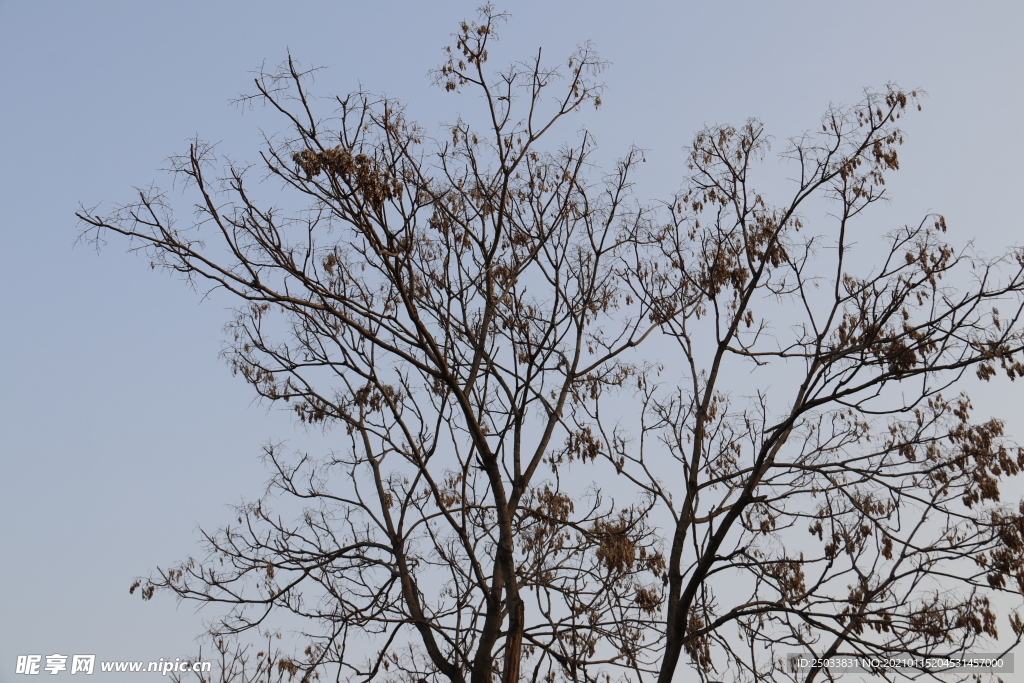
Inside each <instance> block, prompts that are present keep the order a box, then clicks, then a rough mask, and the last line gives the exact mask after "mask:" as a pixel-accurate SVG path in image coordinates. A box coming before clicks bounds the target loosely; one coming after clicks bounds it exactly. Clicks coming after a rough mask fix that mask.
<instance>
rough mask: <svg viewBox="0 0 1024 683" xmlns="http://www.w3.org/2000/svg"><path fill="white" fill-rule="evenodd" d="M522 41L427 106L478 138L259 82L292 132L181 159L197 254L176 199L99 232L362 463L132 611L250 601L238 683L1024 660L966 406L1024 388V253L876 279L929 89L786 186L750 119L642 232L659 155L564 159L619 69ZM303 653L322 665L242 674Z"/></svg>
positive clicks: (660, 675)
mask: <svg viewBox="0 0 1024 683" xmlns="http://www.w3.org/2000/svg"><path fill="white" fill-rule="evenodd" d="M504 18H505V17H504V16H503V15H501V14H499V13H497V12H495V11H494V10H493V9H491V8H485V9H484V10H482V12H481V16H480V19H479V21H478V22H476V23H463V24H461V26H460V27H459V30H458V32H457V33H456V34H455V41H454V43H455V44H454V45H453V46H452V47H450V48H449V49H448V58H447V61H446V62H445V63H444V64H443V65H442V66H441V67H440V68H438V69H437V70H436V71H435V72H434V78H435V80H436V82H437V84H438V85H439V86H440V87H441V88H443V89H444V90H447V91H451V92H453V93H455V94H458V95H461V96H463V97H465V96H467V95H468V96H469V97H468V99H467V100H466V101H468V102H470V103H471V104H472V106H473V107H476V109H477V115H476V118H470V119H466V120H464V119H461V118H460V119H458V120H456V121H454V122H451V123H448V124H445V125H444V127H443V128H442V133H441V134H439V135H435V134H431V133H429V132H428V130H427V129H425V128H424V127H422V126H421V125H419V124H416V123H414V122H412V121H411V120H410V119H409V118H408V116H407V114H406V110H405V109H404V108H403V107H402V106H401V105H400V104H399V103H397V102H395V101H393V100H389V99H384V98H377V97H374V96H371V95H369V94H366V93H362V92H358V93H354V94H352V95H349V96H347V97H338V98H333V99H328V100H323V99H319V98H316V97H314V96H313V95H311V94H310V92H309V89H308V81H309V78H308V77H309V72H308V71H303V70H302V69H301V68H300V67H298V66H297V64H296V63H295V62H294V61H293V60H291V59H289V60H288V61H287V62H286V63H285V64H284V65H282V67H281V68H280V70H277V71H268V72H264V73H261V74H260V75H259V77H258V78H257V79H256V88H257V90H256V93H255V94H254V95H253V101H257V102H260V103H262V104H265V105H267V106H269V107H271V108H272V109H274V110H276V111H277V112H279V113H280V115H281V117H282V118H283V120H284V121H285V122H286V124H287V126H288V130H287V132H286V133H284V134H282V135H280V136H276V137H268V138H267V139H266V145H265V149H264V152H263V153H262V157H261V161H260V162H259V163H258V164H256V165H255V166H239V165H234V164H231V163H228V162H225V161H224V160H222V159H220V158H218V157H217V155H216V154H215V151H214V149H213V148H212V147H211V146H210V145H207V144H204V143H203V142H201V141H198V140H197V141H195V142H194V143H193V144H192V145H191V146H190V149H189V151H188V153H187V154H185V155H183V156H180V157H174V158H173V173H174V175H175V178H176V181H184V183H185V186H186V188H187V192H189V193H190V194H191V195H192V196H194V197H195V201H196V203H195V217H194V219H192V220H189V221H187V222H186V224H185V225H184V227H182V226H181V225H179V224H177V223H175V222H174V220H173V217H172V206H171V204H172V202H171V200H170V199H169V198H168V197H167V195H165V194H163V193H161V192H159V191H156V190H151V189H150V190H143V191H140V192H139V193H138V196H137V199H136V200H135V201H133V202H131V203H128V204H124V205H121V206H119V207H117V208H116V209H114V210H113V211H112V212H109V213H100V212H98V211H96V210H83V211H82V212H81V213H80V214H79V217H80V218H81V220H82V221H83V223H84V235H85V238H86V239H90V240H104V239H106V238H107V237H108V236H113V235H117V236H121V237H124V238H128V240H130V242H129V244H130V245H131V248H133V249H138V250H140V251H142V252H144V253H145V254H146V255H147V257H148V258H149V259H150V261H151V263H152V264H153V265H154V267H156V268H160V269H165V270H169V271H171V272H175V273H179V274H181V275H182V276H184V277H185V278H186V279H188V280H189V281H190V282H192V283H193V284H195V285H196V286H197V287H199V288H201V289H202V288H205V289H219V290H223V291H225V292H226V293H228V294H229V295H230V296H231V297H233V298H234V299H235V300H236V301H237V308H236V310H235V315H234V317H233V318H232V320H231V322H230V323H229V326H228V340H229V344H230V352H229V354H228V360H229V363H230V365H231V368H232V370H234V371H235V372H236V373H238V374H239V375H241V376H242V377H243V378H244V379H245V380H246V381H247V382H249V383H250V384H251V385H252V387H253V388H254V389H255V390H256V392H257V393H258V394H259V395H260V396H261V397H263V398H264V399H266V400H268V401H270V402H275V403H277V402H280V403H283V404H286V405H287V406H288V408H289V409H290V410H293V411H294V413H295V416H296V418H297V419H298V420H299V421H301V422H303V423H306V424H308V425H311V426H317V427H323V428H324V429H327V430H329V433H330V434H331V435H332V439H333V440H334V441H335V443H336V448H335V450H333V451H332V452H330V453H327V454H323V455H321V456H311V455H308V454H296V453H290V452H288V451H286V450H284V449H282V448H280V447H278V446H268V447H267V449H266V461H267V463H268V464H269V466H270V468H271V472H272V480H271V484H270V487H269V489H268V494H267V495H265V496H263V497H261V498H259V499H258V500H256V501H254V502H253V503H251V504H249V505H245V506H242V507H241V508H240V509H239V511H238V518H237V524H231V525H228V526H225V527H223V528H222V529H219V530H216V531H213V532H209V533H205V534H204V542H205V546H206V550H207V554H206V556H205V557H202V558H200V559H192V558H190V559H187V560H186V561H185V562H183V563H182V564H181V565H179V566H176V567H173V568H170V569H162V570H158V571H157V572H156V573H155V574H154V575H152V576H151V577H150V578H148V579H145V580H140V581H137V582H136V584H135V585H134V586H133V587H132V589H133V591H134V590H135V589H136V588H141V591H142V595H143V597H144V598H147V599H148V598H150V597H152V596H153V595H154V593H155V592H156V591H161V592H167V593H170V594H173V595H177V596H178V597H180V598H183V599H186V600H194V601H199V602H210V603H217V604H220V605H222V606H223V608H224V613H223V617H222V618H221V619H219V620H218V621H217V622H216V623H214V624H213V626H212V629H211V631H212V633H213V634H214V635H215V637H216V638H217V639H218V640H217V641H216V642H217V643H218V645H217V646H216V647H217V648H219V649H220V651H221V654H222V655H223V657H224V666H223V671H222V672H221V674H220V675H221V676H222V678H223V680H256V679H257V678H259V679H260V680H265V679H268V678H269V677H271V676H278V677H280V678H285V677H293V676H301V677H303V678H306V677H312V676H314V675H320V674H322V673H323V672H325V671H330V672H335V673H332V675H337V676H340V677H341V678H346V679H351V680H367V681H368V680H374V679H380V680H389V681H390V680H395V681H399V680H400V681H424V680H425V681H431V682H433V681H441V680H447V681H451V682H452V683H464V682H467V681H468V682H472V683H490V682H491V681H494V680H497V679H498V678H500V679H501V680H502V681H503V683H515V682H518V681H521V680H529V681H556V680H570V681H574V682H577V681H579V682H582V681H587V682H589V681H598V680H611V679H613V678H615V679H619V678H625V679H630V680H633V679H636V680H654V679H655V678H657V679H658V680H659V681H660V682H661V683H668V682H669V681H671V680H672V679H673V677H674V676H675V677H678V678H679V679H684V678H687V677H689V676H694V677H699V678H700V679H701V680H702V681H706V680H726V679H727V680H736V681H753V680H802V681H806V682H808V683H810V681H812V680H815V679H816V678H820V677H831V676H833V675H835V674H834V672H830V671H829V670H827V669H821V668H812V669H795V668H793V667H792V666H791V662H789V661H788V660H787V658H786V656H787V655H788V654H789V653H799V652H807V653H809V654H810V655H811V656H813V657H816V658H827V657H831V656H834V655H865V656H881V655H907V656H938V655H944V654H956V653H962V652H964V651H966V650H968V649H971V648H975V647H976V646H979V645H983V644H986V643H989V644H991V643H993V642H994V641H995V639H996V638H997V637H998V636H999V635H1000V631H999V629H998V622H1000V621H1001V620H1006V619H1008V622H1006V623H1007V626H1009V629H1010V632H1011V635H1010V637H1009V639H1007V638H1006V633H1002V636H1003V639H1002V640H1001V641H1000V642H1001V643H1004V644H1006V643H1013V644H1015V643H1016V642H1018V641H1019V640H1020V637H1021V632H1022V622H1021V620H1020V618H1019V617H1018V616H1016V613H1015V612H1014V611H1013V607H1014V605H1015V604H1016V602H1019V597H1018V596H1019V595H1020V594H1021V592H1024V554H1022V550H1024V503H1022V504H1013V503H1010V502H1008V501H1004V500H1003V499H1002V497H1001V494H1000V484H1001V482H1002V481H1003V480H1005V479H1006V478H1008V477H1011V476H1014V475H1016V474H1018V473H1019V472H1020V469H1021V468H1022V467H1024V451H1022V449H1020V448H1018V447H1017V446H1016V445H1014V444H1013V443H1011V442H1010V441H1009V440H1008V439H1007V438H1006V436H1005V435H1004V425H1003V424H1002V423H1001V422H1000V421H999V420H996V419H980V420H978V419H976V418H975V417H974V416H973V415H972V408H971V403H970V399H969V398H968V397H967V396H966V395H965V394H963V393H960V392H959V391H958V390H959V388H960V387H959V386H958V382H959V380H961V378H962V377H963V376H964V375H965V373H972V374H975V375H977V376H978V377H980V378H982V379H985V380H990V379H996V378H997V377H998V376H1000V375H1006V376H1008V377H1009V378H1010V379H1014V378H1015V377H1016V376H1018V375H1020V374H1022V373H1024V365H1022V364H1021V362H1020V358H1021V350H1022V327H1021V320H1020V315H1021V310H1022V309H1021V306H1022V301H1024V300H1022V293H1024V252H1021V251H1020V250H1012V251H1008V252H1007V253H1006V254H1005V255H1004V256H1002V257H1000V258H995V259H985V258H981V257H979V256H977V255H975V254H973V253H972V252H971V251H970V249H969V248H957V247H954V246H951V245H950V244H948V243H947V242H946V241H945V234H946V231H947V228H946V224H945V221H944V219H943V218H942V217H941V216H938V215H928V216H925V217H924V218H923V219H921V221H920V222H919V223H916V224H913V225H907V226H903V227H897V228H895V229H892V230H891V231H888V232H884V233H883V232H877V234H871V235H870V239H871V240H872V244H871V249H870V253H869V254H868V255H867V258H865V254H864V253H863V251H858V252H856V253H854V250H853V245H854V243H855V242H856V241H857V240H855V239H854V238H853V235H854V234H855V233H856V234H870V230H871V228H870V224H869V223H867V221H868V220H869V219H868V218H866V217H865V216H863V215H862V214H864V213H865V212H868V214H869V215H872V214H871V212H873V211H874V208H875V206H874V205H876V204H879V203H880V202H882V201H883V200H884V199H885V198H886V194H885V178H886V177H887V175H888V174H890V173H892V172H894V171H896V170H897V169H898V168H899V159H898V155H897V150H898V148H899V145H900V144H901V143H902V141H903V134H902V133H901V131H900V129H899V128H898V122H899V120H900V119H901V118H902V117H903V116H904V114H906V113H907V112H909V111H912V110H914V109H917V108H919V106H918V105H917V98H918V95H919V93H918V92H916V91H910V92H907V91H904V90H901V89H899V88H898V87H897V86H894V85H890V86H887V87H886V88H885V89H884V90H881V91H878V92H875V91H869V92H866V93H865V94H864V96H863V99H862V100H861V101H860V102H859V103H858V104H856V105H853V106H849V107H832V108H830V109H829V110H828V111H826V113H825V114H824V116H823V117H822V119H821V124H820V126H819V127H818V128H816V129H815V130H812V131H810V132H808V133H806V134H804V135H801V136H798V137H794V138H791V139H789V140H788V141H787V142H785V143H784V144H783V145H782V150H781V155H780V159H781V160H776V159H775V157H774V156H773V155H770V153H769V152H770V149H769V137H768V136H767V134H766V133H765V131H764V129H763V127H762V125H761V124H760V123H759V122H757V121H756V120H750V121H747V122H746V123H744V124H743V125H740V126H728V125H719V126H712V127H708V128H706V129H704V130H702V131H700V132H699V133H698V134H697V135H696V137H695V139H694V142H693V145H692V148H691V149H690V152H689V157H688V161H689V171H690V174H689V176H688V177H686V178H684V179H682V185H681V189H680V190H679V192H678V194H676V195H675V196H672V197H668V198H666V199H665V200H664V201H661V202H654V203H651V202H647V201H643V200H641V199H639V198H638V197H637V194H636V191H635V189H634V187H633V185H632V177H633V174H634V171H635V168H636V166H637V165H638V164H639V163H640V162H641V161H642V157H643V153H642V152H641V151H639V150H630V151H629V152H628V153H627V154H626V155H625V156H624V157H623V158H622V159H621V160H620V161H619V162H618V163H617V165H616V166H615V167H614V169H613V170H612V171H611V172H610V173H607V174H605V173H603V172H601V171H600V170H599V169H596V168H595V165H594V161H593V158H592V157H593V152H594V143H593V140H592V138H591V137H590V135H589V134H587V133H586V132H583V133H582V134H580V135H579V136H578V137H577V138H576V141H575V142H566V141H565V138H561V139H559V141H558V144H553V143H551V142H549V140H550V138H552V137H555V136H557V135H558V134H559V132H560V131H564V130H565V126H564V125H563V120H564V119H567V118H570V117H571V116H572V115H573V114H574V113H576V112H577V111H578V110H579V109H580V108H581V107H586V106H600V104H601V87H600V85H599V83H598V81H597V80H596V79H597V77H598V74H599V72H600V71H601V69H602V67H603V64H602V62H601V61H600V60H599V59H598V57H597V55H596V54H595V52H594V50H593V49H592V48H591V47H590V46H583V47H581V48H580V49H578V50H577V51H576V52H575V53H574V54H572V55H571V56H570V57H569V58H568V59H567V60H566V61H565V62H564V64H563V65H560V66H549V65H548V64H547V62H546V61H545V60H543V59H542V55H541V53H538V54H537V55H536V57H535V58H533V59H530V60H527V61H524V62H517V63H514V64H511V65H509V66H507V67H505V68H504V69H492V68H491V67H490V65H489V62H488V49H489V47H490V46H491V45H492V43H493V41H495V40H496V39H497V34H496V31H497V29H498V27H499V26H500V24H501V23H502V22H503V20H504ZM819 128H820V130H819ZM777 161H778V163H776V162H777ZM780 169H781V171H780ZM261 171H262V175H261V173H260V172H261ZM765 172H767V173H779V172H784V173H786V174H787V178H788V180H789V185H788V186H786V187H788V191H787V192H786V193H784V194H780V193H779V192H771V193H769V192H764V193H762V192H761V191H759V190H758V189H757V186H758V184H759V182H760V177H761V176H759V173H761V174H763V173H765ZM261 184H262V185H261ZM267 184H272V185H274V186H275V187H280V192H281V193H282V198H283V199H282V201H283V202H285V203H287V205H289V206H290V205H292V204H295V203H296V202H301V204H302V205H303V206H304V207H305V208H302V209H299V210H297V211H290V210H286V209H283V208H280V207H278V206H276V205H274V204H266V203H264V202H262V201H260V200H258V199H257V198H256V197H257V195H259V194H260V191H262V190H254V188H255V187H257V186H259V187H261V188H265V187H266V185H267ZM288 501H298V502H299V503H300V504H301V506H302V511H301V513H299V514H297V515H285V514H277V513H275V512H274V505H275V504H281V505H285V507H287V503H288ZM1009 597H1012V598H1013V600H1007V599H1006V598H1009ZM1014 601H1016V602H1014ZM284 615H287V616H284ZM279 618H284V619H285V622H277V620H278V619H279ZM296 619H297V620H298V623H299V627H298V631H299V632H301V634H302V635H301V636H299V638H300V639H301V640H303V641H305V642H304V645H303V647H304V649H302V648H300V649H299V650H298V651H296V652H295V653H288V654H281V653H277V654H275V653H273V652H272V650H271V649H267V650H264V651H262V652H261V653H260V655H259V657H257V656H256V655H253V654H252V653H251V652H250V651H249V650H247V649H245V647H244V646H241V645H240V646H239V649H237V650H231V646H230V644H229V643H230V638H229V639H228V640H224V638H225V637H235V636H237V637H244V635H245V634H246V633H247V632H250V633H251V632H264V631H267V630H268V629H271V628H272V625H273V624H275V623H296V621H295V620H296ZM687 667H692V671H693V673H692V674H690V673H687V672H686V671H685V670H686V669H687ZM875 673H877V674H879V675H882V676H885V677H888V678H896V677H899V676H901V675H909V674H910V673H912V672H909V671H902V672H901V671H897V670H895V669H879V670H877V671H875Z"/></svg>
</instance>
